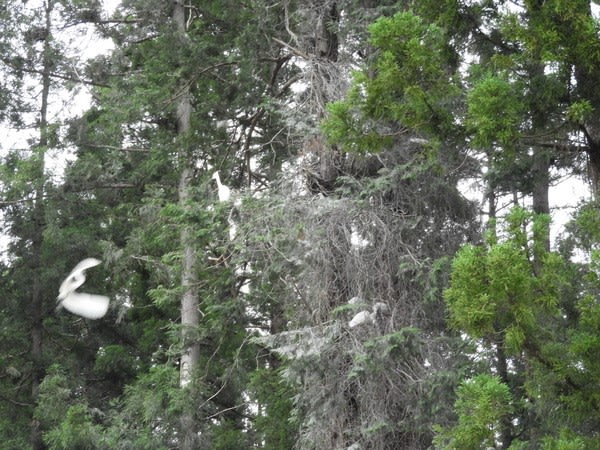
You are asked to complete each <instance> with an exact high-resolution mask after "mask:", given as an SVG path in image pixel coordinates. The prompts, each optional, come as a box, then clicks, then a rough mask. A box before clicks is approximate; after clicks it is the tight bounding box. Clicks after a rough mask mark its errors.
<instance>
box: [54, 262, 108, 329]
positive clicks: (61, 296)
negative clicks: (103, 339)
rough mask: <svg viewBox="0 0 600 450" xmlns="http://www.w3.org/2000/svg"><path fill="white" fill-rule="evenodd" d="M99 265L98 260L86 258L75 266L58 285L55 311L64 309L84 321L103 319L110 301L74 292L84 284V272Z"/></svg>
mask: <svg viewBox="0 0 600 450" xmlns="http://www.w3.org/2000/svg"><path fill="white" fill-rule="evenodd" d="M100 263H102V261H100V260H99V259H96V258H86V259H84V260H83V261H81V262H80V263H79V264H77V265H76V266H75V268H74V269H73V270H72V271H71V273H70V274H69V275H68V276H67V278H65V280H64V281H63V282H62V284H61V285H60V288H59V290H58V298H57V303H58V306H57V309H60V308H61V307H64V308H65V309H66V310H67V311H70V312H72V313H73V314H77V315H78V316H82V317H85V318H86V319H100V318H101V317H104V315H105V314H106V312H107V311H108V303H109V300H110V299H109V298H108V297H107V296H105V295H96V294H86V293H84V292H76V291H75V289H77V288H78V287H79V286H81V285H82V284H83V283H84V282H85V271H86V270H87V269H90V268H92V267H95V266H97V265H98V264H100Z"/></svg>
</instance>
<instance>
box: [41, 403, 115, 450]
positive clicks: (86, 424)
mask: <svg viewBox="0 0 600 450" xmlns="http://www.w3.org/2000/svg"><path fill="white" fill-rule="evenodd" d="M101 436H102V435H101V429H100V427H98V426H96V425H94V423H93V422H92V418H91V416H90V413H89V411H88V407H87V406H86V405H84V404H75V405H73V406H70V407H69V409H68V410H67V413H66V417H65V419H64V420H63V421H62V422H61V424H60V426H59V427H57V428H54V429H52V430H50V431H48V432H47V433H45V434H44V441H45V442H46V443H47V445H48V448H49V449H51V450H70V449H74V448H77V449H81V450H95V449H101V448H104V445H103V443H102V438H101Z"/></svg>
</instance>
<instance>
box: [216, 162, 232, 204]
mask: <svg viewBox="0 0 600 450" xmlns="http://www.w3.org/2000/svg"><path fill="white" fill-rule="evenodd" d="M212 179H213V180H215V181H216V182H217V187H218V188H219V192H218V195H219V201H220V202H228V201H229V200H230V199H231V189H229V186H225V185H224V184H223V183H221V177H220V176H219V171H218V170H217V171H216V172H215V173H213V176H212Z"/></svg>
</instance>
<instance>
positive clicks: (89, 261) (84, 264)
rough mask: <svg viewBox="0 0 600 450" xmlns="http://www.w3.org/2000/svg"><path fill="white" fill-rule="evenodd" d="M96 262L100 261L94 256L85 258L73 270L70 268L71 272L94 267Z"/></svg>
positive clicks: (99, 262)
mask: <svg viewBox="0 0 600 450" xmlns="http://www.w3.org/2000/svg"><path fill="white" fill-rule="evenodd" d="M98 264H102V261H100V260H99V259H96V258H85V259H84V260H83V261H80V262H79V264H77V265H76V266H75V267H74V268H73V270H71V274H74V273H75V272H83V271H84V270H87V269H90V268H92V267H96V266H97V265H98Z"/></svg>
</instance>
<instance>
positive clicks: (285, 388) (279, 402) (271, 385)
mask: <svg viewBox="0 0 600 450" xmlns="http://www.w3.org/2000/svg"><path fill="white" fill-rule="evenodd" d="M249 387H250V389H251V390H252V391H253V392H254V398H256V401H257V402H258V404H259V405H264V411H259V413H258V415H257V417H256V419H255V421H254V428H255V432H256V433H257V436H259V440H260V441H262V442H264V445H263V447H262V448H264V449H265V450H278V449H287V448H292V447H293V446H294V443H295V442H296V439H297V436H296V427H297V424H295V423H294V422H293V421H292V418H291V412H292V407H293V401H292V399H293V397H294V389H293V388H292V387H291V386H290V385H289V384H288V383H287V382H286V381H285V380H284V379H283V377H282V376H281V373H280V371H274V370H268V369H263V370H257V371H256V372H254V373H253V374H252V376H251V381H250V385H249Z"/></svg>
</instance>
